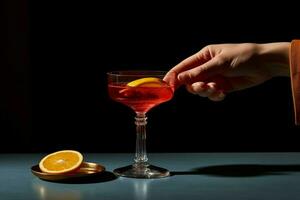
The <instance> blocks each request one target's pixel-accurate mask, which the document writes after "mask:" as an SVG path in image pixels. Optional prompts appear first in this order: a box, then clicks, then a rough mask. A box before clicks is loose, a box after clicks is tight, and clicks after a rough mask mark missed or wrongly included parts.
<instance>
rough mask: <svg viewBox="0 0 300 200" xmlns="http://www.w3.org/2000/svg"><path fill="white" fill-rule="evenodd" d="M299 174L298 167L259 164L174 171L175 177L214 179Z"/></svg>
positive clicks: (299, 169)
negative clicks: (200, 176)
mask: <svg viewBox="0 0 300 200" xmlns="http://www.w3.org/2000/svg"><path fill="white" fill-rule="evenodd" d="M292 172H300V165H260V164H235V165H216V166H208V167H199V168H194V169H192V170H191V171H174V172H171V176H175V175H208V176H216V177H251V176H267V175H287V174H290V173H292Z"/></svg>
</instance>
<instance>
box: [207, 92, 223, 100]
mask: <svg viewBox="0 0 300 200" xmlns="http://www.w3.org/2000/svg"><path fill="white" fill-rule="evenodd" d="M225 97H226V95H225V93H224V92H222V91H219V92H217V93H215V94H213V95H211V96H209V97H208V98H209V99H210V100H212V101H223V100H224V99H225Z"/></svg>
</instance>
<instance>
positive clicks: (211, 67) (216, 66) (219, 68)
mask: <svg viewBox="0 0 300 200" xmlns="http://www.w3.org/2000/svg"><path fill="white" fill-rule="evenodd" d="M224 63H225V62H224V60H222V59H220V57H218V56H217V57H214V58H212V59H211V60H209V61H207V62H206V63H204V64H202V65H200V66H197V67H194V68H192V69H190V70H186V71H184V72H181V73H180V74H178V76H177V77H178V80H179V82H180V83H181V84H191V83H194V82H197V81H203V80H206V79H209V78H211V77H213V76H215V75H217V74H220V73H221V72H223V71H224V69H225V66H224Z"/></svg>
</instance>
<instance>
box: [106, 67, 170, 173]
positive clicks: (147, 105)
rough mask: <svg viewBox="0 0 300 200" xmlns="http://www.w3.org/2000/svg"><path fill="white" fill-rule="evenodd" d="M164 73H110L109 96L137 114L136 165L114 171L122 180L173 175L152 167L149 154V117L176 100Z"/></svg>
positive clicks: (165, 170)
mask: <svg viewBox="0 0 300 200" xmlns="http://www.w3.org/2000/svg"><path fill="white" fill-rule="evenodd" d="M165 74H166V72H164V71H114V72H109V73H107V76H108V92H109V96H110V97H111V98H112V99H113V100H114V101H117V102H120V103H122V104H124V105H127V106H129V107H130V108H132V109H133V111H134V112H135V113H136V117H135V124H136V152H135V158H134V163H133V164H132V165H129V166H125V167H121V168H118V169H115V170H114V173H115V174H116V175H118V176H125V177H131V178H162V177H167V176H169V175H170V172H169V171H168V170H167V169H164V168H161V167H157V166H154V165H151V164H149V162H148V157H147V153H146V124H147V117H146V113H147V112H148V111H149V110H150V109H151V108H153V107H154V106H157V105H159V104H161V103H163V102H166V101H169V100H170V99H172V97H173V93H174V89H173V88H172V87H171V86H170V85H168V84H167V83H166V82H164V81H162V79H163V77H164V76H165ZM149 77H151V78H150V79H152V78H154V79H157V78H159V79H157V80H161V82H160V83H159V84H157V83H151V81H150V83H146V84H140V85H138V86H130V84H129V85H128V83H130V82H131V83H132V81H135V80H138V79H143V78H149Z"/></svg>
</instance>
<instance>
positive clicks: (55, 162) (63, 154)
mask: <svg viewBox="0 0 300 200" xmlns="http://www.w3.org/2000/svg"><path fill="white" fill-rule="evenodd" d="M82 162H83V156H82V154H81V153H79V152H78V151H73V150H63V151H57V152H54V153H51V154H49V155H47V156H45V157H44V158H43V159H42V160H41V161H40V163H39V167H40V169H41V170H42V171H43V172H46V173H50V174H62V173H68V172H72V171H74V170H76V169H78V168H79V167H80V165H81V163H82Z"/></svg>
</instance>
